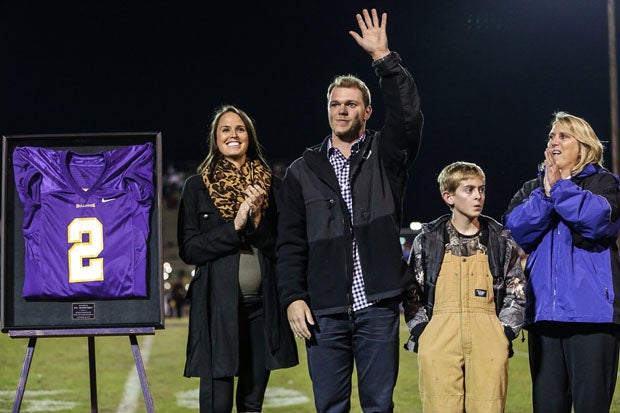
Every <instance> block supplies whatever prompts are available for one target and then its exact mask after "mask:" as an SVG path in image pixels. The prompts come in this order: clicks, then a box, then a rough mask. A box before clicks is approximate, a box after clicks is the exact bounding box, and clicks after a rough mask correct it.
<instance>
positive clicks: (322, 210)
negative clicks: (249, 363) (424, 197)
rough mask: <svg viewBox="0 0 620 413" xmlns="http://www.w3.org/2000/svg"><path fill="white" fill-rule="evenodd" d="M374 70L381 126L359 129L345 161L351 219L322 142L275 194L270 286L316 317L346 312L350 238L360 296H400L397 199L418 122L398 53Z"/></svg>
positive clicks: (296, 164)
mask: <svg viewBox="0 0 620 413" xmlns="http://www.w3.org/2000/svg"><path fill="white" fill-rule="evenodd" d="M375 68H376V73H377V75H378V76H379V77H380V84H381V90H382V92H383V98H384V103H385V106H386V121H385V125H384V126H383V128H382V129H381V131H379V132H374V131H371V130H366V139H365V140H364V142H363V143H362V144H361V147H360V149H359V150H358V151H357V152H356V153H355V154H354V155H352V157H351V167H350V176H351V195H352V197H353V217H350V216H349V212H348V209H347V207H346V204H345V201H344V199H343V198H342V195H341V192H340V187H339V185H338V181H337V178H336V174H335V172H334V169H333V167H332V165H331V164H330V162H329V159H328V156H327V144H328V140H329V138H330V137H327V138H325V140H324V141H323V143H322V144H321V145H319V146H316V147H314V148H310V149H308V150H306V151H305V152H304V153H303V155H302V157H301V158H299V159H297V160H296V161H294V162H293V163H292V164H291V166H290V167H289V168H288V170H287V173H286V176H285V178H284V181H283V183H282V187H281V189H280V191H278V211H279V230H278V233H279V237H278V247H277V256H278V264H277V265H278V287H279V289H280V297H281V302H282V305H283V306H284V307H285V308H286V307H288V305H289V304H290V303H292V302H293V301H295V300H298V299H303V300H305V301H306V302H307V303H308V304H309V306H310V308H311V309H312V311H313V312H314V313H315V314H317V315H322V314H332V313H342V312H347V311H350V307H351V305H352V302H353V298H352V296H351V284H352V278H353V261H352V250H351V245H352V238H351V237H352V234H355V239H356V241H357V245H358V248H359V254H360V261H361V265H362V272H363V276H364V283H365V287H366V297H367V299H368V300H369V301H374V300H378V299H383V298H391V297H396V296H399V295H400V293H401V277H402V273H403V259H402V249H401V246H400V241H399V234H400V224H401V216H402V201H403V196H404V192H405V185H406V182H407V169H408V168H409V167H410V166H411V165H412V163H413V161H414V158H415V157H416V155H417V152H418V147H419V144H420V135H421V131H422V124H423V118H422V112H421V111H420V99H419V96H418V92H417V89H416V86H415V83H414V81H413V78H412V77H411V75H410V74H409V72H408V71H407V70H406V69H405V68H403V67H402V66H401V65H400V58H399V56H398V55H397V54H396V53H392V54H391V55H389V56H388V57H387V58H386V59H384V60H382V61H379V62H377V63H376V64H375ZM351 222H353V224H351Z"/></svg>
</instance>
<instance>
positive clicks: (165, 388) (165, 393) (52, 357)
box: [0, 318, 620, 413]
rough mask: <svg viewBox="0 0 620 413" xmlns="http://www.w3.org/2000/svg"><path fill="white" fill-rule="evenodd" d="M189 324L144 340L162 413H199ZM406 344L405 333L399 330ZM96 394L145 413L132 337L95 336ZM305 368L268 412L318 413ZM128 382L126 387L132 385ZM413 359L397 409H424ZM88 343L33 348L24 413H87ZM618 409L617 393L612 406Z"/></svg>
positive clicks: (513, 402) (1, 365) (22, 343)
mask: <svg viewBox="0 0 620 413" xmlns="http://www.w3.org/2000/svg"><path fill="white" fill-rule="evenodd" d="M186 335H187V319H177V318H174V319H172V318H170V319H167V320H166V328H165V329H164V330H157V331H156V333H155V335H153V336H139V337H138V341H139V344H140V348H141V352H142V357H143V358H144V364H145V369H146V374H147V378H148V382H149V389H150V391H151V395H152V398H153V404H154V406H155V410H156V411H157V412H165V413H167V412H185V411H187V412H191V411H198V379H188V378H185V377H183V364H184V361H185V340H186ZM401 336H402V340H401V341H403V342H404V340H405V337H406V336H407V332H406V329H405V327H404V324H403V325H402V327H401ZM27 344H28V340H27V339H12V338H9V337H8V335H7V334H1V335H0V412H10V411H11V408H12V405H13V399H14V397H15V391H16V389H17V384H18V380H19V376H20V372H21V369H22V365H23V361H24V356H25V352H26V347H27ZM95 349H96V364H97V390H98V391H97V396H98V407H99V412H122V413H130V412H133V411H135V412H145V411H146V407H145V404H144V400H143V398H142V392H141V388H140V386H139V382H137V377H135V379H134V380H132V378H131V377H130V375H132V374H133V375H135V364H134V360H133V354H132V352H131V346H130V342H129V338H128V337H127V336H119V337H96V338H95ZM515 350H516V354H515V356H514V357H513V358H512V359H510V377H509V387H508V400H507V403H506V411H507V412H512V413H517V412H531V403H530V396H531V387H530V378H529V370H528V362H527V342H526V343H522V342H521V340H520V338H519V339H518V340H516V341H515ZM299 351H300V360H301V364H300V365H299V366H297V367H294V368H291V369H285V370H278V371H275V372H273V373H272V376H271V380H270V382H269V387H268V389H267V395H266V401H265V406H264V409H263V411H264V412H296V413H297V412H300V413H303V412H313V411H314V405H313V402H312V387H311V384H310V379H309V377H308V372H307V366H306V363H305V352H304V349H303V347H302V348H300V349H299ZM128 383H129V384H128ZM417 383H418V375H417V364H416V355H414V354H413V353H408V352H406V351H405V350H402V354H401V360H400V372H399V377H398V384H397V386H396V390H395V394H394V400H395V404H396V412H420V411H421V408H420V401H419V397H418V390H417ZM89 386H90V382H89V371H88V340H87V338H86V337H72V338H40V339H38V341H37V345H36V347H35V352H34V357H33V360H32V366H31V368H30V374H29V376H28V383H27V386H26V391H25V394H24V398H23V402H22V409H21V411H22V412H86V411H90V387H89ZM356 391H357V389H356V388H355V383H354V389H353V397H352V411H353V412H359V411H360V409H359V403H358V401H357V392H356ZM611 411H612V412H620V392H619V391H618V390H617V391H616V397H615V398H614V403H613V406H612V410H611Z"/></svg>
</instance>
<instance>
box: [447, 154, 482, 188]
mask: <svg viewBox="0 0 620 413" xmlns="http://www.w3.org/2000/svg"><path fill="white" fill-rule="evenodd" d="M470 178H480V179H481V180H482V182H486V178H485V176H484V171H483V170H482V168H481V167H479V166H478V165H476V164H475V163H472V162H464V161H457V162H453V163H451V164H450V165H448V166H446V167H445V168H443V169H442V170H441V172H440V173H439V176H438V177H437V182H438V183H439V191H440V192H441V193H444V192H449V193H451V194H452V193H454V192H456V189H457V188H458V187H459V185H460V184H461V182H463V181H464V180H466V179H470Z"/></svg>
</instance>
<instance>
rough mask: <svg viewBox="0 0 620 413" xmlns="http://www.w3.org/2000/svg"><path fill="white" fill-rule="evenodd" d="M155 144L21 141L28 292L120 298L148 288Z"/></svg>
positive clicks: (19, 179)
mask: <svg viewBox="0 0 620 413" xmlns="http://www.w3.org/2000/svg"><path fill="white" fill-rule="evenodd" d="M153 165H154V150H153V144H152V143H151V142H147V143H144V144H139V145H131V146H121V147H118V148H114V149H111V150H106V151H101V152H95V153H78V152H76V151H72V150H64V149H50V148H44V147H33V146H18V147H15V149H14V151H13V172H14V179H15V188H16V192H17V194H18V196H19V199H20V201H21V203H22V206H23V210H24V217H23V223H22V232H23V237H24V244H25V258H24V284H23V290H22V295H23V298H25V299H119V298H132V297H133V298H139V297H146V296H147V293H148V288H147V285H148V282H147V280H146V278H147V277H146V274H147V265H148V262H147V243H148V237H149V222H150V218H149V213H150V210H151V204H152V203H153V199H154V198H155V187H154V184H153Z"/></svg>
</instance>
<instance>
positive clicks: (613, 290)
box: [504, 164, 620, 328]
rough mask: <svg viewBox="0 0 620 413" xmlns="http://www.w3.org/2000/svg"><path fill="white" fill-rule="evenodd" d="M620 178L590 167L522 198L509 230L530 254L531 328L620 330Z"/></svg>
mask: <svg viewBox="0 0 620 413" xmlns="http://www.w3.org/2000/svg"><path fill="white" fill-rule="evenodd" d="M619 206H620V189H619V181H618V178H617V177H616V176H615V175H613V174H612V173H610V172H609V171H607V170H605V169H603V168H601V167H598V166H596V165H592V164H590V165H587V166H586V167H585V168H584V169H583V170H582V171H581V172H580V173H578V174H577V175H576V176H574V177H572V178H571V179H560V180H558V181H557V182H556V183H555V184H554V185H553V187H552V188H551V191H550V196H549V197H547V196H546V195H545V192H544V188H543V185H542V177H538V178H537V179H533V180H531V181H528V182H526V183H525V185H524V186H523V187H522V188H521V189H520V190H519V191H518V192H517V193H516V194H515V196H514V198H513V199H512V201H511V203H510V205H509V207H508V210H507V212H506V214H505V215H504V222H505V226H506V228H508V229H510V231H511V234H512V236H513V238H514V239H515V241H516V242H517V243H518V244H519V245H520V246H521V248H522V249H523V250H524V251H525V252H526V253H527V254H529V257H528V260H527V265H526V270H525V274H526V277H527V278H528V283H527V287H526V313H525V325H526V328H527V326H529V325H531V324H532V323H536V322H539V321H555V322H573V323H616V324H620V296H619V293H620V257H619V256H618V248H617V246H616V240H617V237H618V231H619V230H620V221H619V220H618V213H619V212H620V211H619Z"/></svg>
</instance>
